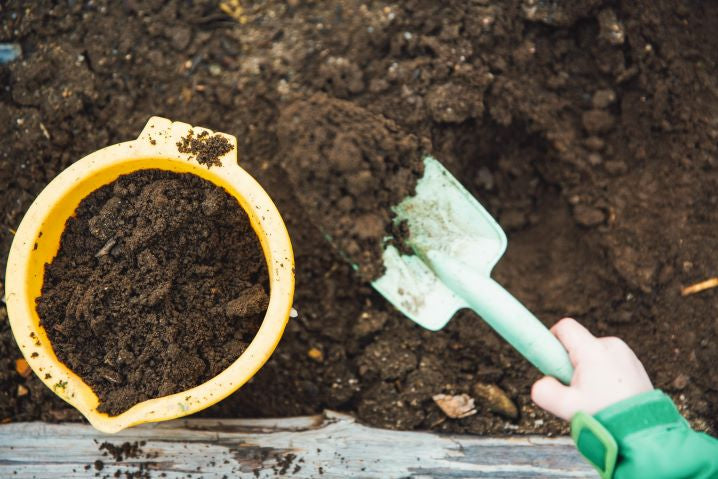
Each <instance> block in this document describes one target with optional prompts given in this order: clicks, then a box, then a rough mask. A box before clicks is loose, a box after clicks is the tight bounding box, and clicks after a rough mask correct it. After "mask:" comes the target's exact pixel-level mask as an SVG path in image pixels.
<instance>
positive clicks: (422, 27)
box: [0, 0, 718, 434]
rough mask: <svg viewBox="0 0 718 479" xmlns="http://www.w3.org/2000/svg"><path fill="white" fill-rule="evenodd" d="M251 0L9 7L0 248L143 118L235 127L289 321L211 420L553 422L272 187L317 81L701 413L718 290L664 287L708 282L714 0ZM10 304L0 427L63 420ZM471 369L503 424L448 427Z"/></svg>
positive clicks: (0, 324)
mask: <svg viewBox="0 0 718 479" xmlns="http://www.w3.org/2000/svg"><path fill="white" fill-rule="evenodd" d="M245 3H246V5H245ZM243 5H244V6H245V10H244V15H245V18H244V20H245V22H244V23H242V24H240V23H239V22H237V21H235V20H233V19H231V18H229V17H227V16H226V15H224V14H223V13H221V11H220V10H219V9H218V7H217V4H216V3H215V2H193V3H192V5H189V4H188V3H186V2H179V1H163V0H147V1H138V0H132V1H126V2H109V1H96V2H93V3H92V4H87V3H86V2H75V3H72V4H70V3H61V4H58V5H54V4H52V5H51V4H49V3H47V4H45V3H41V2H37V3H33V2H19V1H11V2H3V4H2V7H0V8H1V9H2V10H0V41H16V42H19V43H21V44H22V47H23V52H24V58H23V59H22V60H21V61H17V62H14V63H12V64H10V65H7V66H0V85H4V87H3V88H2V89H0V103H1V104H0V187H1V188H2V192H3V194H2V196H1V197H0V222H1V224H2V226H0V247H1V248H2V252H3V253H2V256H0V257H1V258H2V261H3V262H4V261H5V257H6V256H5V255H6V252H7V250H8V248H9V245H10V242H11V241H12V229H14V228H15V227H17V225H18V223H19V222H20V220H21V218H22V215H23V214H24V212H25V210H26V209H27V207H28V206H29V204H30V203H31V202H32V199H33V198H34V196H35V195H36V194H37V193H38V192H39V191H40V190H41V189H42V188H43V187H44V186H45V184H47V182H48V181H49V180H50V179H51V178H52V177H54V176H55V175H56V174H57V173H58V172H59V171H61V170H62V169H63V168H65V167H66V166H67V165H69V164H70V163H72V162H73V161H76V160H77V159H79V158H81V157H82V156H83V155H85V154H87V153H90V152H92V151H95V150H96V149H98V148H101V147H104V146H106V145H108V144H112V143H115V142H119V141H125V140H127V139H131V138H134V137H136V136H137V134H138V133H139V132H140V131H141V129H142V127H143V126H144V124H145V123H146V121H147V119H148V118H149V117H150V116H151V115H163V116H166V117H169V118H172V119H174V120H181V121H185V122H188V123H191V124H195V125H201V126H205V127H208V128H211V129H213V130H216V131H223V132H227V133H230V134H233V135H236V136H237V138H238V141H239V161H240V164H241V165H242V166H243V167H244V168H246V169H247V170H248V171H249V172H250V173H251V174H252V175H254V176H255V177H256V178H257V179H258V180H259V181H260V182H261V183H262V185H263V186H264V187H265V188H266V189H267V190H268V192H269V193H270V194H271V195H272V197H273V199H274V200H275V201H276V203H277V205H278V207H279V209H280V211H281V212H282V214H283V216H284V218H285V221H286V222H287V225H288V228H289V230H290V234H291V236H292V241H293V244H294V247H295V252H296V264H297V291H296V303H295V308H296V309H297V311H298V312H299V316H298V317H297V318H296V319H294V320H292V321H290V323H289V325H288V327H287V331H286V333H285V335H284V338H283V339H282V342H281V343H280V345H279V347H278V348H277V351H276V352H275V354H274V355H273V356H272V358H271V360H270V361H269V362H268V363H267V365H265V366H264V367H263V368H262V370H261V371H260V372H259V373H258V374H257V376H256V377H255V378H254V380H253V381H252V382H251V383H250V384H247V385H246V386H244V387H243V388H242V389H241V390H240V391H239V392H238V393H237V394H235V395H233V396H231V397H230V398H228V399H227V400H225V401H223V402H221V403H220V404H218V405H216V406H215V407H213V408H211V409H209V410H208V411H207V412H206V413H205V414H207V415H212V416H229V417H236V416H245V417H252V416H278V415H279V416H288V415H295V414H307V413H313V412H316V411H320V410H322V409H323V408H334V409H339V410H342V411H349V412H352V413H353V414H356V415H357V416H358V417H359V418H360V419H361V420H362V421H364V422H367V423H370V424H372V425H378V426H387V427H396V428H406V429H413V428H434V429H437V430H441V431H452V432H469V433H477V434H505V433H520V434H523V433H539V434H545V433H550V434H555V433H559V432H561V431H565V426H564V425H563V424H562V423H561V422H559V421H554V420H552V419H550V418H549V417H548V415H546V414H544V413H542V412H540V411H537V410H536V408H535V407H534V406H533V405H532V404H531V401H530V399H529V388H530V384H531V383H532V381H534V380H535V379H536V378H538V376H539V374H538V373H537V372H536V371H535V370H534V369H533V368H532V367H530V365H528V364H527V362H526V361H525V360H523V359H522V358H520V357H519V356H518V355H517V354H516V353H515V352H514V351H513V350H512V349H511V348H510V347H509V346H507V345H506V344H505V343H504V342H503V341H501V340H500V339H499V338H497V337H496V335H494V334H493V333H492V332H491V330H490V329H489V328H488V327H487V326H485V325H484V324H483V323H482V322H481V321H480V320H479V319H478V318H476V317H475V316H474V315H472V314H469V313H461V314H459V315H457V317H456V318H454V319H453V320H452V321H451V322H450V323H449V324H448V325H447V327H446V328H444V329H443V330H442V331H440V332H436V333H430V332H428V331H424V330H422V329H421V328H419V327H418V326H416V325H414V324H413V323H411V322H410V321H408V320H406V319H405V318H403V317H402V316H401V315H400V314H398V313H397V312H396V311H394V310H393V309H392V308H391V306H389V305H388V304H387V303H386V301H384V299H383V298H382V297H381V296H379V295H378V294H376V293H375V292H374V291H373V290H372V289H371V288H370V287H369V286H367V285H366V284H365V283H364V282H362V281H360V279H359V277H358V276H357V274H356V273H355V272H354V271H353V270H352V268H351V266H349V265H348V263H347V262H346V261H345V260H344V259H343V258H342V257H341V256H340V255H339V254H337V252H336V250H335V249H333V248H331V247H329V246H328V243H327V242H326V240H325V238H324V234H323V232H322V231H321V230H320V228H319V227H317V226H316V225H317V224H321V218H317V213H316V212H312V211H308V210H307V209H306V208H304V207H303V206H302V205H301V203H300V202H299V201H298V198H297V192H295V190H294V189H293V188H291V187H290V186H289V183H288V181H287V176H288V175H289V174H290V173H289V172H288V171H286V169H285V167H283V166H282V165H284V164H287V161H288V158H287V157H286V154H287V153H286V150H287V145H286V144H284V143H282V142H280V138H286V135H285V132H283V131H279V130H278V127H277V125H278V122H279V120H280V118H287V110H288V109H296V108H297V107H296V105H297V104H298V103H297V102H307V101H310V100H309V99H310V98H312V97H313V95H315V94H317V93H323V94H325V95H326V96H327V97H329V98H332V99H338V100H344V101H347V102H349V103H351V104H352V105H353V106H352V110H353V111H359V110H363V111H365V112H366V113H365V114H363V115H358V116H356V118H380V119H381V118H383V120H378V121H377V124H378V125H387V124H389V123H388V122H393V123H394V124H396V125H397V126H398V127H399V128H400V129H401V131H405V132H409V133H411V134H412V135H414V136H415V137H416V139H417V141H418V142H419V143H418V144H419V145H422V144H423V142H427V141H428V142H430V143H431V147H430V149H431V151H432V153H433V155H434V156H435V157H437V158H438V159H440V160H441V161H442V162H443V163H444V164H445V165H446V166H447V167H448V168H449V169H450V170H451V171H452V172H453V173H454V174H455V175H456V176H457V177H458V178H459V179H460V180H461V181H462V182H463V183H464V184H465V185H466V187H467V188H468V189H469V190H470V191H472V192H473V193H474V194H475V195H476V196H477V197H478V198H479V200H480V201H481V202H482V204H484V205H485V206H486V207H487V208H488V209H489V211H490V212H491V213H492V214H493V215H494V216H495V217H496V218H497V219H498V220H499V222H500V223H501V225H502V226H503V227H504V228H505V229H506V231H507V233H508V235H509V248H508V251H507V254H506V256H505V257H504V258H503V259H502V260H501V261H500V262H499V264H498V266H497V268H496V271H495V273H494V276H495V277H496V278H497V280H499V281H500V282H501V283H502V284H504V285H505V286H506V287H507V288H508V289H509V290H510V291H512V292H513V293H514V294H515V295H516V296H517V297H518V298H519V299H521V300H522V301H523V302H525V304H526V305H527V306H528V307H529V308H530V309H531V310H532V311H534V312H535V313H536V314H537V315H538V316H539V317H541V318H542V319H544V320H545V321H546V323H547V324H552V323H553V322H555V321H556V320H557V319H558V318H559V317H560V316H563V315H573V316H575V317H577V318H578V319H580V320H581V321H583V322H584V323H585V324H586V325H587V326H588V327H589V328H591V329H592V330H593V331H594V332H595V333H597V334H600V335H618V336H621V337H622V338H624V339H625V340H626V341H627V342H628V344H629V345H631V346H632V347H633V348H635V350H636V352H637V354H638V355H639V357H640V358H641V359H642V360H643V361H644V363H645V364H646V367H647V369H648V371H649V373H650V374H651V375H652V377H653V379H654V381H655V384H656V386H658V387H661V388H664V389H665V390H666V391H667V392H668V393H670V394H671V395H672V396H673V397H674V398H675V399H676V400H677V402H678V403H679V405H680V407H681V408H682V410H683V411H685V412H686V414H687V415H688V416H689V417H690V418H691V420H692V421H693V423H694V424H695V425H697V426H699V427H701V428H710V427H716V426H718V423H717V422H716V419H715V418H716V417H718V400H717V399H716V397H717V396H716V395H717V394H718V386H717V385H718V369H716V368H715V365H716V364H717V363H718V341H717V339H718V321H717V320H716V314H715V311H716V308H717V307H718V289H712V290H708V291H705V292H703V293H699V294H696V295H692V296H685V297H683V296H681V294H680V288H681V287H682V286H685V285H689V284H692V283H694V282H697V281H701V280H703V279H706V278H709V277H712V276H716V275H718V255H716V254H715V251H718V235H716V231H718V193H717V192H718V162H717V161H716V154H717V153H718V152H717V151H716V150H717V146H718V144H717V142H716V140H717V139H718V127H717V126H716V122H715V119H716V117H717V115H718V101H717V98H716V91H718V75H717V74H716V73H717V70H716V57H715V52H716V51H717V50H718V36H716V35H715V32H716V31H717V30H718V6H717V5H716V4H715V3H714V2H688V3H687V2H680V1H677V0H658V1H647V0H639V1H635V2H620V3H619V2H610V1H607V0H577V1H574V2H549V1H528V0H508V1H494V0H481V1H472V2H467V1H465V0H451V1H444V2H436V1H433V0H407V1H404V2H397V3H395V4H394V3H388V2H382V1H377V2H374V1H371V2H359V1H354V0H347V1H324V2H315V1H299V2H297V1H288V2H285V1H279V0H264V1H257V2H243ZM330 103H331V104H335V103H334V101H333V100H332V101H331V102H330ZM300 104H301V103H300ZM304 116H305V115H304ZM312 124H313V125H318V126H319V127H320V128H325V127H327V128H328V127H330V126H331V125H322V124H321V120H317V122H314V123H312ZM365 126H366V125H354V126H353V127H351V129H352V130H354V129H356V130H357V131H364V130H365ZM332 131H336V129H333V130H332ZM345 132H346V129H345ZM349 133H351V132H349ZM299 136H301V135H298V136H297V138H299ZM289 147H291V145H289ZM328 181H332V180H331V179H329V180H328ZM3 281H4V280H3ZM5 315H6V313H5V310H4V308H2V307H0V418H4V419H5V420H12V421H20V420H33V419H43V420H60V419H73V418H77V417H78V415H77V414H76V413H75V412H74V411H73V410H72V409H71V408H68V407H67V405H65V404H64V403H62V402H61V401H60V400H58V399H56V398H54V397H53V394H52V393H51V392H49V390H47V388H45V387H44V385H42V384H40V383H39V381H38V380H37V379H36V378H34V377H33V376H30V377H29V378H27V379H25V378H23V377H22V376H20V375H19V374H17V373H16V372H15V371H14V361H15V359H17V358H18V357H19V356H20V353H19V351H18V350H17V347H16V346H15V345H14V342H13V340H12V338H11V336H10V332H9V327H8V326H7V322H6V321H5V320H4V318H5ZM310 352H311V353H310ZM479 382H481V383H488V384H494V385H498V386H499V387H500V388H501V389H502V390H503V391H504V392H506V393H507V394H508V396H509V397H510V398H511V399H512V400H513V401H514V402H515V403H516V405H517V407H518V410H519V418H518V419H516V420H507V419H505V418H504V417H503V416H501V415H500V414H498V413H494V412H492V411H491V408H490V407H483V406H482V407H480V408H479V411H478V413H477V414H476V415H473V416H469V417H466V418H464V419H459V420H451V419H446V418H445V417H444V415H443V414H442V413H441V411H440V410H439V409H438V407H437V406H436V405H435V404H434V403H433V401H432V400H431V396H432V395H434V394H438V393H447V394H450V393H466V394H469V395H472V397H473V396H475V388H474V386H475V385H476V384H477V383H479ZM19 385H23V386H25V387H27V388H28V389H29V391H30V392H29V394H26V395H24V396H21V397H19V396H18V393H17V391H18V386H19ZM477 399H478V398H477Z"/></svg>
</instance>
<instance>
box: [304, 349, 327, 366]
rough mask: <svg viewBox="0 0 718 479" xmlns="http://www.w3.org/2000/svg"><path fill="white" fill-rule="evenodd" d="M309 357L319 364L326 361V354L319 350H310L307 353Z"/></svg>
mask: <svg viewBox="0 0 718 479" xmlns="http://www.w3.org/2000/svg"><path fill="white" fill-rule="evenodd" d="M307 356H309V358H310V359H313V360H314V361H316V362H318V363H321V362H322V361H324V353H323V352H322V350H321V349H319V348H309V351H307Z"/></svg>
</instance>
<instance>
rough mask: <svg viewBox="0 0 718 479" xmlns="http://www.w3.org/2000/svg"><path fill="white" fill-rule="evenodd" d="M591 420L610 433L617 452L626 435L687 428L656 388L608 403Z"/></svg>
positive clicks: (674, 407)
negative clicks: (669, 427)
mask: <svg viewBox="0 0 718 479" xmlns="http://www.w3.org/2000/svg"><path fill="white" fill-rule="evenodd" d="M594 417H595V418H596V420H597V421H598V422H600V423H601V424H602V425H603V426H604V427H605V428H606V429H607V430H608V432H610V433H611V435H612V436H613V438H614V439H615V440H616V442H617V443H618V446H619V449H620V447H621V444H622V443H623V442H624V440H625V439H626V438H627V437H628V436H630V435H632V434H635V433H638V432H641V431H645V430H646V429H651V428H654V427H657V426H662V427H666V426H676V427H690V426H689V425H688V421H686V420H685V419H684V418H683V416H681V413H680V412H679V411H678V408H676V405H675V404H673V400H672V399H671V398H670V397H669V396H667V395H666V394H664V393H663V391H661V390H660V389H654V390H653V391H649V392H645V393H642V394H638V395H636V396H633V397H630V398H628V399H624V400H623V401H620V402H617V403H616V404H612V405H611V406H608V407H607V408H605V409H602V410H600V411H599V412H597V413H596V414H594Z"/></svg>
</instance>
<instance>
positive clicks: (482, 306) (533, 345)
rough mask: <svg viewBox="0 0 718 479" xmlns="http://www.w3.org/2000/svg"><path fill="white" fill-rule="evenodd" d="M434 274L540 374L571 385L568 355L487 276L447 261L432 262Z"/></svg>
mask: <svg viewBox="0 0 718 479" xmlns="http://www.w3.org/2000/svg"><path fill="white" fill-rule="evenodd" d="M442 256H443V255H442ZM431 262H432V266H433V269H434V271H435V272H436V273H437V274H439V276H440V277H441V279H442V281H443V282H444V283H445V284H447V286H449V287H450V288H451V290H452V291H453V292H454V293H455V294H457V295H458V296H459V297H461V298H462V299H463V300H464V301H466V303H467V304H468V305H469V307H470V308H471V309H473V310H474V311H476V312H477V313H478V314H479V316H481V318H482V319H483V320H484V321H486V322H487V323H488V324H489V326H491V327H492V328H493V329H494V331H496V332H497V333H499V335H500V336H501V337H503V338H504V339H505V340H506V341H507V342H508V343H509V344H511V345H512V346H513V347H514V348H516V350H517V351H518V352H519V353H521V354H522V355H523V357H525V358H526V359H528V360H529V361H530V362H531V364H533V365H534V366H536V367H537V368H538V369H539V370H540V371H541V372H543V373H544V374H547V375H549V376H553V377H555V378H556V379H558V380H559V381H561V382H562V383H564V384H570V382H571V378H572V377H573V366H572V365H571V360H570V359H569V357H568V353H567V352H566V350H565V349H564V347H563V346H562V345H561V343H560V342H559V341H558V339H556V337H555V336H554V335H553V334H551V332H550V331H549V330H548V329H547V328H546V326H544V324H543V323H542V322H541V321H539V320H538V318H536V316H534V315H533V314H532V313H531V311H529V310H528V309H526V307H525V306H524V305H523V304H521V303H520V302H519V301H518V300H517V299H516V298H514V297H513V296H512V295H511V293H509V292H508V291H506V290H505V289H504V288H503V286H501V285H500V284H499V283H497V282H496V281H494V280H493V279H491V277H489V276H488V275H484V274H480V273H478V272H476V271H472V270H470V269H469V268H467V267H466V266H465V265H463V264H461V263H459V262H458V261H456V260H454V259H449V258H447V257H441V258H437V257H434V258H432V261H431Z"/></svg>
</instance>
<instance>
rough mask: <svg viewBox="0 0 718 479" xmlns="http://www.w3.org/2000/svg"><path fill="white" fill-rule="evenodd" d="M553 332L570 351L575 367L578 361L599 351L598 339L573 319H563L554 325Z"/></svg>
mask: <svg viewBox="0 0 718 479" xmlns="http://www.w3.org/2000/svg"><path fill="white" fill-rule="evenodd" d="M551 332H552V333H553V334H554V336H556V337H557V338H558V340H559V341H561V344H563V346H564V347H565V348H566V351H568V355H569V357H570V358H571V362H572V363H573V365H574V367H575V366H576V364H577V363H578V359H579V358H580V357H582V356H586V355H588V354H591V353H592V352H594V351H596V350H597V349H598V346H599V343H598V339H596V337H595V336H594V335H593V334H591V332H590V331H589V330H588V329H586V328H584V327H583V326H581V324H579V322H578V321H576V320H575V319H573V318H563V319H562V320H560V321H559V322H558V323H556V324H554V325H553V327H552V328H551Z"/></svg>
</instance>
